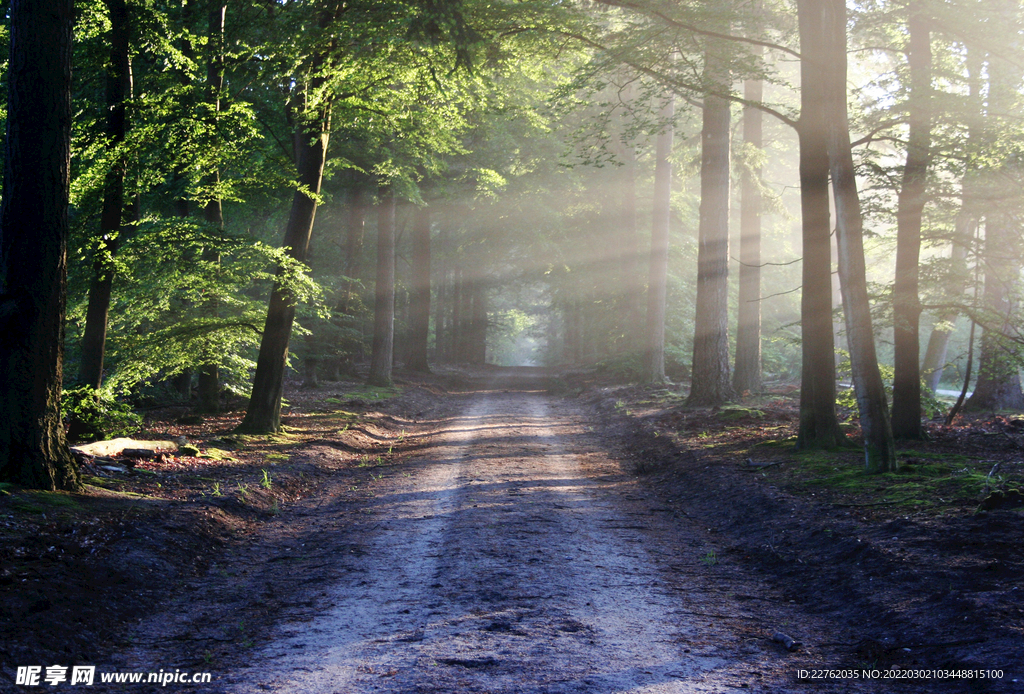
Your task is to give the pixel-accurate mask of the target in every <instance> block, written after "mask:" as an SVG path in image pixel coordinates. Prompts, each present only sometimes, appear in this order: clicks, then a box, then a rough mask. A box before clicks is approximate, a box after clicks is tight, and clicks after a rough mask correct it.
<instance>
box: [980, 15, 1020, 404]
mask: <svg viewBox="0 0 1024 694" xmlns="http://www.w3.org/2000/svg"><path fill="white" fill-rule="evenodd" d="M994 5H995V7H996V8H997V10H998V12H999V14H1003V15H1004V16H1005V15H1012V13H1013V12H1014V11H1015V8H1016V7H1017V5H1016V3H1010V2H1005V1H1002V0H1001V1H999V2H997V3H994ZM1006 19H1007V20H1008V21H1007V22H1006V23H1007V25H1008V26H1012V25H1013V23H1012V17H1006ZM988 74H989V88H988V92H989V94H988V114H987V125H988V127H989V128H990V129H992V130H993V131H994V130H997V129H998V128H999V127H1000V125H1001V124H1003V123H1005V122H1006V119H1007V118H1009V117H1010V114H1011V113H1013V112H1014V111H1015V108H1014V107H1015V97H1016V94H1017V87H1018V86H1019V83H1020V77H1019V70H1018V69H1017V68H1016V67H1015V66H1014V65H1012V64H1011V63H1010V62H1009V61H1008V60H1007V59H1006V57H1005V56H1002V55H997V54H995V53H991V54H990V55H989V64H988ZM991 134H992V133H990V135H991ZM994 141H995V140H994V138H993V139H992V140H989V142H990V143H994ZM989 146H992V145H991V144H990V145H989ZM1012 166H1014V164H1011V163H1009V162H1003V163H1002V164H1001V166H999V167H997V168H996V170H995V171H990V172H988V175H987V176H986V182H985V184H984V186H985V194H986V195H987V196H988V197H989V199H990V200H991V201H993V202H992V203H990V204H989V206H988V211H987V212H986V214H985V242H984V245H985V248H984V262H985V290H984V293H983V295H982V304H983V309H984V314H985V323H986V324H985V325H984V326H983V327H984V329H983V331H982V334H981V354H980V358H979V360H978V380H977V382H976V383H975V385H974V392H973V393H972V394H971V397H970V399H969V400H968V401H967V404H966V407H967V408H969V409H975V410H981V409H984V410H1002V409H1018V410H1019V409H1024V392H1022V391H1021V382H1020V367H1019V364H1018V362H1017V360H1016V355H1015V352H1016V350H1015V349H1014V348H1013V345H1012V344H1011V343H1010V341H1009V339H1008V338H1007V337H1006V335H1008V334H1011V332H1012V328H1011V326H1012V324H1013V322H1014V320H1015V319H1016V317H1017V309H1018V304H1019V301H1018V298H1017V287H1018V286H1019V283H1020V270H1021V266H1020V260H1019V250H1020V236H1019V233H1020V232H1019V222H1018V221H1017V220H1015V219H1014V215H1013V214H1012V213H1011V212H1010V211H1009V210H1007V209H1005V205H1006V204H1007V203H1006V202H1004V201H1005V200H1007V199H1008V198H1009V197H1010V196H1011V195H1012V192H1011V191H1012V189H1013V187H1014V184H1013V183H1012V180H1011V175H1010V174H1011V167H1012Z"/></svg>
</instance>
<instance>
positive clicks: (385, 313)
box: [369, 189, 396, 386]
mask: <svg viewBox="0 0 1024 694" xmlns="http://www.w3.org/2000/svg"><path fill="white" fill-rule="evenodd" d="M379 198H380V202H379V203H378V204H377V282H376V285H375V289H374V294H373V296H374V300H373V348H372V351H371V352H370V377H369V383H370V384H371V385H376V386H390V385H391V383H392V380H391V370H392V367H393V366H394V351H395V206H396V201H395V195H394V193H393V192H392V191H391V190H389V189H382V190H381V191H380V195H379Z"/></svg>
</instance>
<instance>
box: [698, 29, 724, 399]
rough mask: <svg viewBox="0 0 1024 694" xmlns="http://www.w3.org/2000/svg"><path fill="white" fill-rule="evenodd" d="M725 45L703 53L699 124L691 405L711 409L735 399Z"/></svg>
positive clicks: (713, 45)
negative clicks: (731, 368)
mask: <svg viewBox="0 0 1024 694" xmlns="http://www.w3.org/2000/svg"><path fill="white" fill-rule="evenodd" d="M724 50H725V46H724V45H723V42H722V41H716V40H711V39H709V40H708V42H707V46H706V50H705V60H704V72H705V83H706V92H705V95H704V108H703V116H702V125H701V135H700V141H701V155H700V224H699V227H698V232H697V236H698V239H697V243H698V246H697V300H696V315H695V317H694V321H693V324H694V335H693V375H692V377H691V384H690V395H689V396H688V397H687V399H686V403H687V404H688V405H691V406H705V407H713V406H718V405H721V404H723V403H725V402H727V401H728V400H730V399H732V397H733V395H734V394H733V390H732V385H731V383H730V380H729V328H728V321H729V136H730V132H729V130H730V105H731V104H730V101H729V99H727V98H726V97H725V96H724V95H723V92H725V93H728V89H729V70H728V67H727V66H728V62H727V56H726V55H723V51H724Z"/></svg>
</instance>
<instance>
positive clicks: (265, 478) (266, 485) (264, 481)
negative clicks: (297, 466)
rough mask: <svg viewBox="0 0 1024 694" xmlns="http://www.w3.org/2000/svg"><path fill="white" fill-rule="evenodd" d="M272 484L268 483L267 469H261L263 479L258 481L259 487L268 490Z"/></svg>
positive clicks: (268, 473) (268, 474)
mask: <svg viewBox="0 0 1024 694" xmlns="http://www.w3.org/2000/svg"><path fill="white" fill-rule="evenodd" d="M271 485H272V482H271V481H270V472H269V471H268V470H267V468H263V479H262V480H260V486H261V487H263V488H264V489H270V487H271Z"/></svg>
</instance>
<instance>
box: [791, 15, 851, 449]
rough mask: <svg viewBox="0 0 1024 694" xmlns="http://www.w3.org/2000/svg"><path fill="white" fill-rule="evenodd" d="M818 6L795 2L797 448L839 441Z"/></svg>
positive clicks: (841, 438) (841, 440)
mask: <svg viewBox="0 0 1024 694" xmlns="http://www.w3.org/2000/svg"><path fill="white" fill-rule="evenodd" d="M822 3H823V0H799V2H798V3H797V15H798V19H799V24H800V53H801V56H802V59H801V61H800V84H801V89H800V122H799V127H798V128H797V134H798V136H799V140H800V209H801V215H802V216H801V220H802V221H801V227H802V238H803V263H802V275H803V289H802V292H801V298H800V325H801V334H802V338H801V381H800V428H799V433H798V436H797V447H798V448H800V449H809V448H834V447H836V446H839V445H841V444H843V443H844V442H845V437H844V436H843V434H842V432H841V430H840V429H839V419H838V418H837V417H836V365H835V342H834V336H833V334H832V245H831V231H830V228H829V205H828V138H827V133H826V125H825V115H824V90H825V80H826V78H825V60H826V57H825V55H824V53H825V47H824V44H823V31H824V26H823V22H824V16H823V12H824V8H823V6H822Z"/></svg>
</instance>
